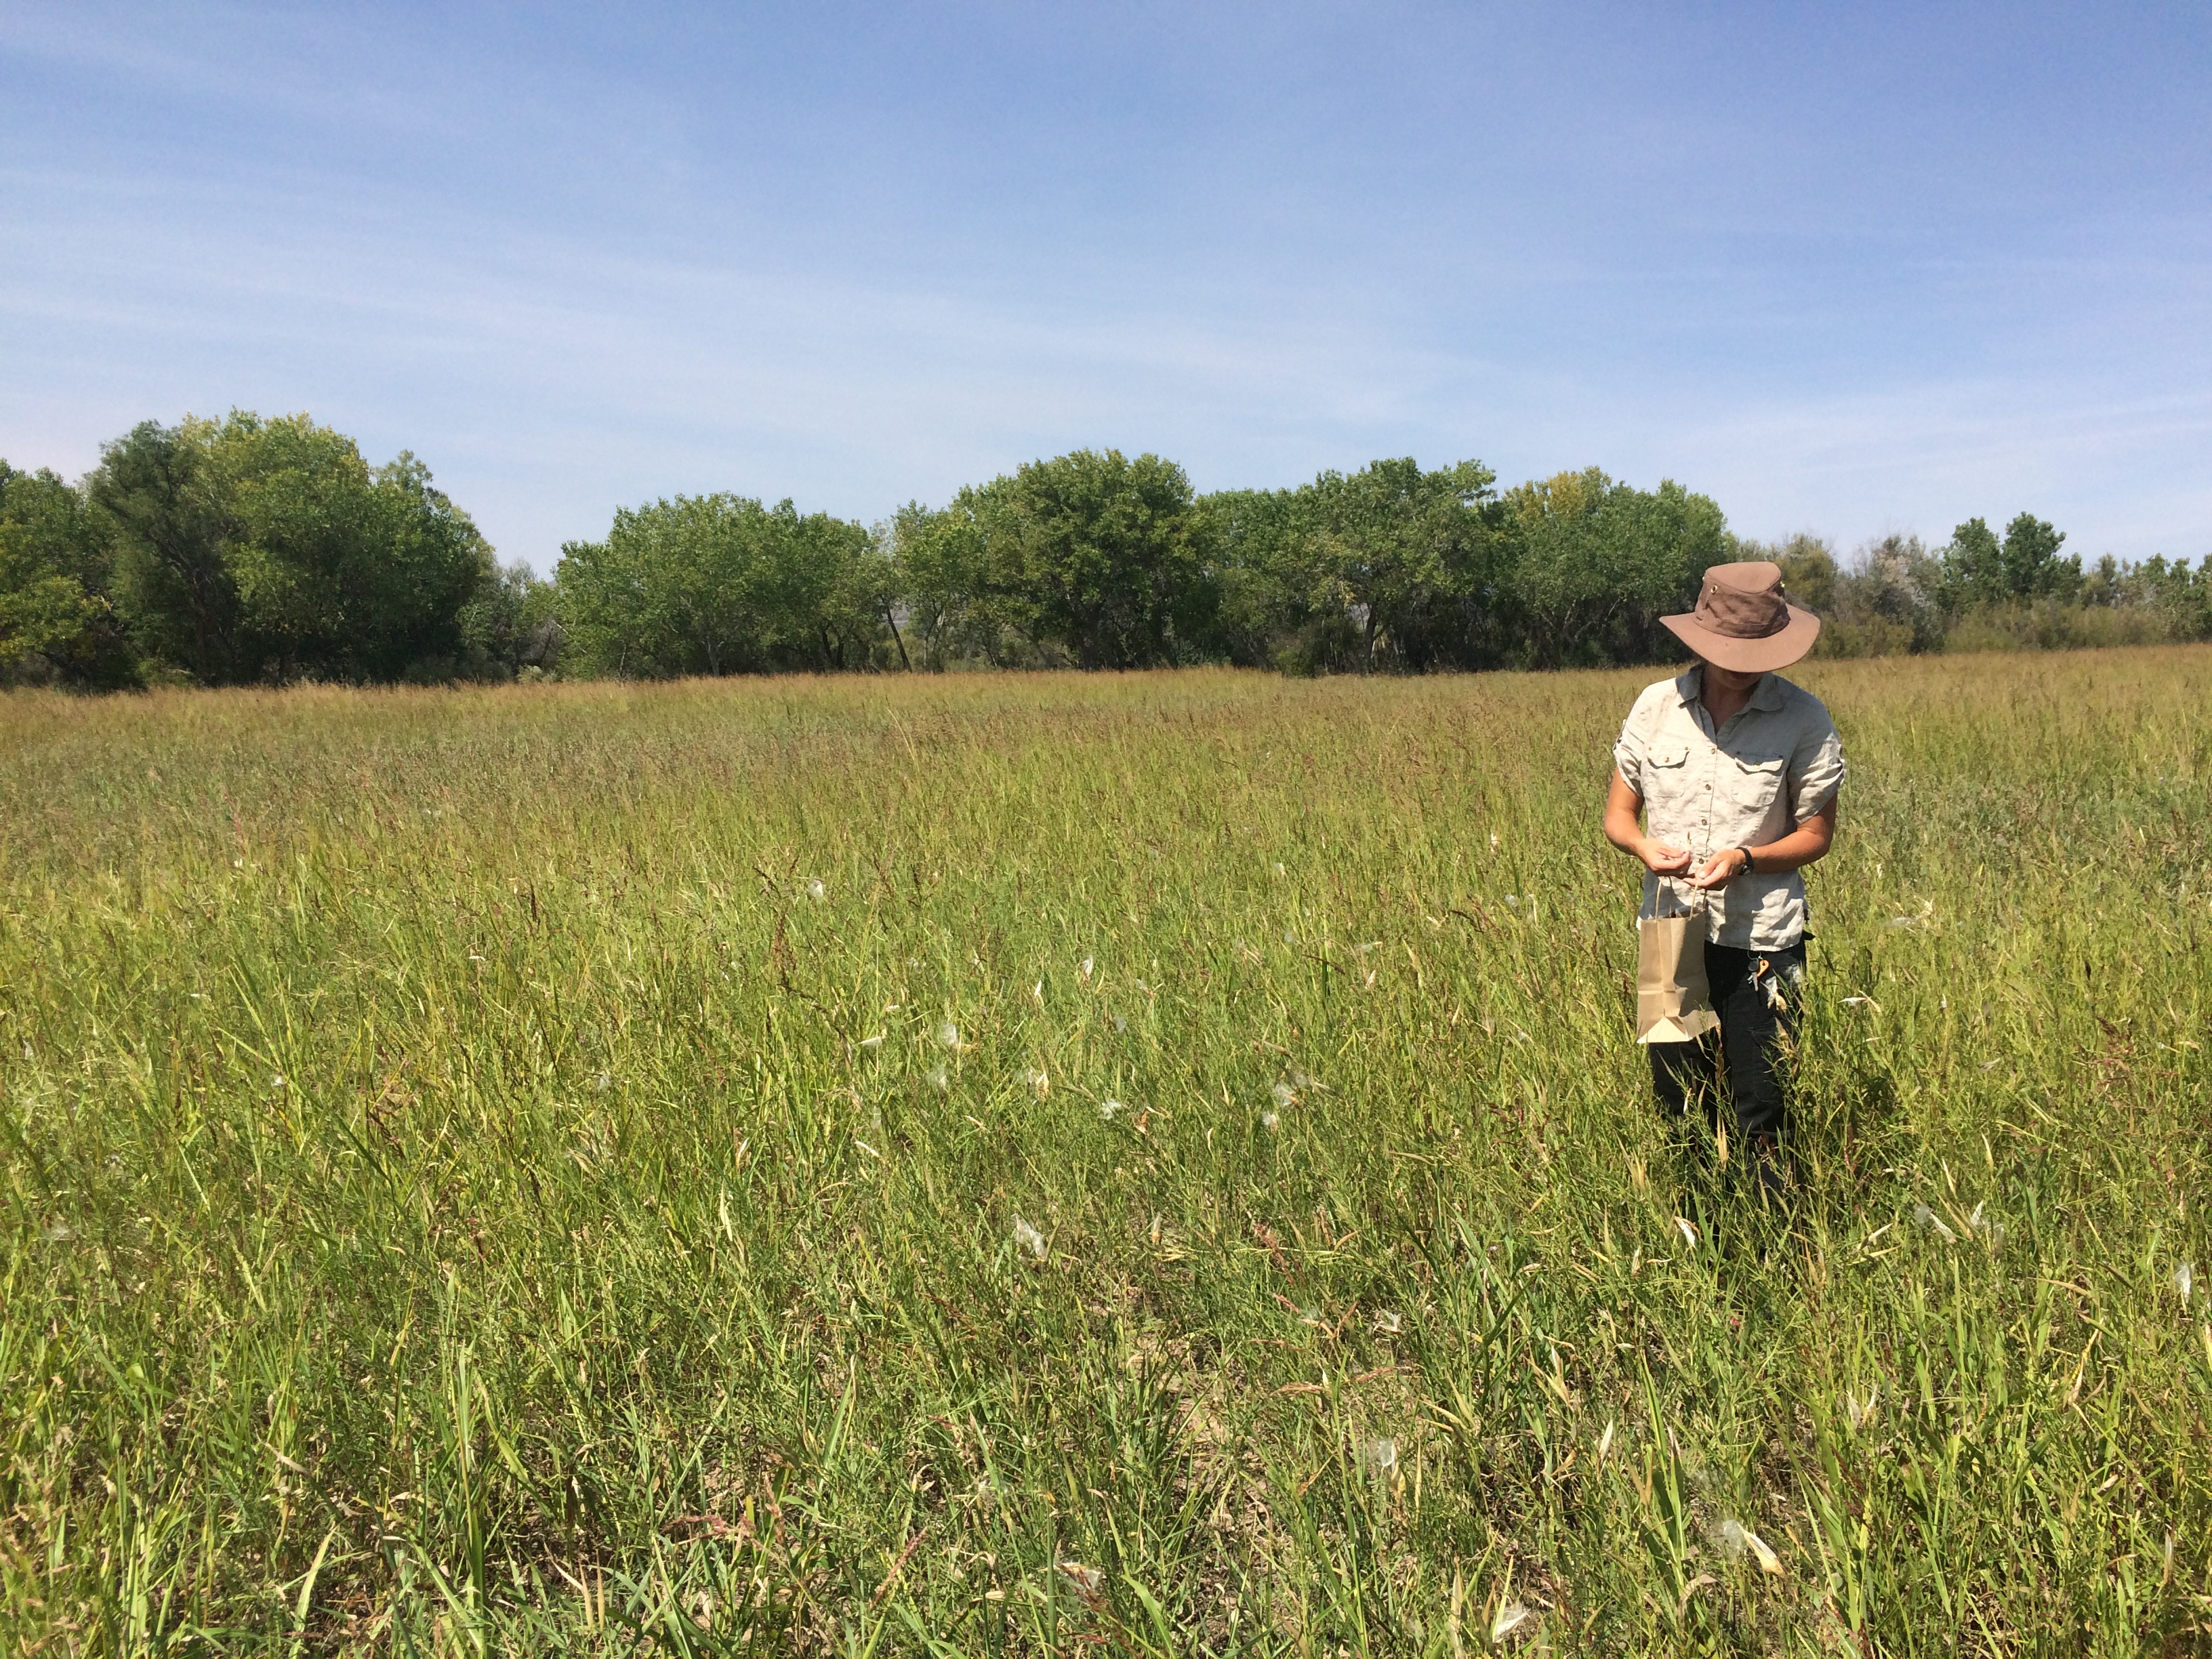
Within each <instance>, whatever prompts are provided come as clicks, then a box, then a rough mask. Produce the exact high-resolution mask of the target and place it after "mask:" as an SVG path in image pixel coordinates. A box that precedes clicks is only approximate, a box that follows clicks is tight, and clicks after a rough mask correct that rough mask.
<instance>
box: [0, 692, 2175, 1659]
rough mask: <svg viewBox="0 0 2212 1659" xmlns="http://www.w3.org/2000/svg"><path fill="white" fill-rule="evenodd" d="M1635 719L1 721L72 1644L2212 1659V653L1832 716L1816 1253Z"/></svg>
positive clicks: (44, 1578)
mask: <svg viewBox="0 0 2212 1659" xmlns="http://www.w3.org/2000/svg"><path fill="white" fill-rule="evenodd" d="M1644 678H1649V676H1647V675H1639V674H1635V673H1607V674H1594V675H1564V676H1553V677H1525V678H1523V677H1510V676H1486V677H1481V678H1460V679H1440V680H1430V681H1418V682H1413V681H1388V682H1369V683H1360V684H1354V683H1347V682H1322V683H1294V682H1285V681H1283V680H1279V679H1274V678H1258V677H1251V676H1239V675H1234V674H1230V673H1226V672H1221V673H1214V672H1205V673H1190V674H1182V675H1175V676H1167V677H1152V678H1119V679H1116V678H1087V677H1086V678H1077V677H1073V676H1069V677H1061V678H1051V677H1044V678H1025V677H1013V676H1009V677H1001V678H981V679H975V680H959V679H951V680H933V679H901V680H896V681H890V680H872V679H847V680H840V681H819V682H814V681H805V682H788V681H786V682H768V683H757V684H679V685H673V686H667V687H661V688H655V689H648V690H640V689H631V688H625V687H620V686H612V685H580V686H563V687H557V688H554V687H548V688H538V689H532V690H518V689H510V690H473V691H392V692H376V693H356V692H338V691H319V690H302V691H290V692H283V693H269V694H253V693H235V694H159V695H155V696H147V697H142V698H136V699H131V700H125V701H109V702H72V701H66V700H61V699H56V698H50V697H44V696H15V697H12V698H9V699H7V700H5V701H4V702H0V849H4V853H3V854H0V856H4V859H5V866H4V880H3V881H0V1125H4V1133H5V1140H4V1152H0V1158H4V1169H5V1180H6V1189H7V1210H6V1220H5V1223H4V1237H0V1251H4V1265H0V1299H4V1311H0V1460H4V1467H3V1468H0V1512H4V1518H0V1632H4V1639H5V1640H6V1641H7V1642H8V1643H9V1644H10V1646H11V1649H12V1650H15V1651H18V1652H24V1653H29V1652H33V1651H38V1652H47V1653H60V1652H78V1653H126V1652H143V1651H196V1652H231V1651H238V1652H246V1651H252V1652H264V1653H272V1654H274V1653H283V1654H287V1655H289V1654H293V1653H300V1652H319V1651H329V1650H358V1651H374V1652H393V1653H430V1652H440V1653H445V1652H452V1653H466V1654H485V1653H491V1652H501V1653H507V1652H550V1651H556V1650H561V1651H607V1652H636V1651H641V1650H644V1649H645V1648H647V1647H648V1646H650V1647H651V1648H652V1649H653V1650H655V1651H664V1652H678V1653H683V1652H698V1653H720V1652H756V1653H763V1654H765V1653H785V1652H794V1651H795V1652H824V1653H827V1652H836V1653H839V1654H849V1655H864V1654H891V1653H902V1654H908V1653H910V1654H931V1655H950V1654H955V1653H959V1654H969V1653H973V1654H997V1653H1044V1652H1051V1653H1064V1654H1070V1655H1073V1654H1077V1653H1080V1652H1085V1651H1089V1650H1092V1649H1094V1648H1103V1649H1104V1650H1109V1651H1117V1652H1123V1651H1125V1652H1130V1653H1146V1654H1170V1653H1174V1654H1185V1653H1213V1654H1222V1655H1227V1654H1251V1655H1260V1654H1273V1653H1285V1654H1291V1653H1296V1654H1313V1655H1334V1654H1340V1653H1354V1654H1358V1653H1389V1654H1401V1653H1402V1654H1431V1655H1438V1656H1443V1655H1452V1656H1457V1655H1461V1654H1468V1653H1478V1652H1484V1651H1488V1650H1492V1649H1497V1648H1506V1649H1512V1650H1525V1651H1530V1652H1534V1651H1537V1650H1544V1651H1549V1652H1553V1653H1593V1654H1599V1653H1603V1654H1615V1653H1625V1652H1641V1651H1655V1652H1684V1653H1700V1652H1759V1653H1771V1652H1793V1653H1796V1652H1802V1653H1814V1652H1826V1651H1837V1652H1844V1653H1851V1652H1857V1653H1860V1654H1871V1653H1883V1654H1898V1655H1906V1654H1923V1653H1924V1654H1949V1653H1955V1652H1967V1653H1990V1654H2015V1653H2023V1654H2025V1653H2038V1654H2040V1653H2050V1654H2060V1653H2065V1654H2073V1653H2085V1652H2086V1653H2099V1654H2121V1653H2142V1652H2162V1651H2164V1652H2181V1651H2191V1650H2195V1649H2194V1648H2193V1647H2192V1645H2191V1644H2195V1643H2199V1642H2202V1641H2203V1640H2205V1639H2206V1638H2205V1637H2204V1635H2203V1632H2205V1631H2206V1630H2207V1629H2208V1628H2212V1599H2208V1597H2209V1596H2212V1536H2209V1535H2208V1523H2212V1443H2208V1436H2207V1431H2208V1426H2212V1301H2209V1300H2208V1298H2212V1285H2208V1284H2200V1283H2197V1282H2196V1280H2197V1277H2199V1276H2201V1275H2203V1274H2204V1273H2207V1272H2208V1271H2212V1249H2208V1237H2212V1235H2208V1230H2207V1227H2206V1225H2205V1221H2204V1218H2203V1208H2202V1206H2203V1198H2204V1186H2205V1173H2206V1147H2205V1133H2206V1128H2207V1121H2208V1078H2209V1077H2212V1074H2209V1073H2208V1067H2207V1064H2206V1056H2205V1045H2206V1044H2207V1043H2208V1042H2212V1033H2209V1032H2208V1030H2207V1006H2206V1003H2207V988H2208V969H2212V905H2208V899H2212V855H2208V852H2207V845H2206V841H2205V830H2204V825H2205V823H2206V821H2207V817H2208V812H2207V808H2208V801H2207V781H2208V779H2212V652H2207V651H2205V650H2203V649H2192V648H2177V649H2167V650H2159V651H2149V652H2136V653H2102V654H2094V653H2093V654H2086V655H2081V656H2072V657H2068V658H2065V659H1996V658H1978V659H1970V660H1948V659H1929V660H1916V661H1913V662H1910V663H1875V664H1834V665H1826V664H1819V665H1812V666H1811V667H1809V668H1808V669H1807V670H1806V671H1805V673H1804V678H1805V680H1806V682H1807V683H1808V684H1809V685H1811V686H1812V688H1813V689H1814V690H1816V691H1818V692H1819V693H1820V695H1821V696H1823V697H1825V698H1826V700H1827V701H1828V702H1829V705H1830V707H1831V708H1832V710H1833V711H1834V713H1835V714H1836V716H1837V718H1838V722H1839V724H1840V725H1841V726H1842V727H1843V730H1844V734H1845V738H1846V742H1847V745H1848V748H1849V752H1850V763H1851V768H1852V771H1851V777H1850V783H1849V785H1848V786H1847V790H1846V794H1845V800H1844V820H1843V831H1842V835H1841V837H1840V839H1839V843H1838V850H1837V852H1836V853H1835V854H1834V855H1833V856H1832V858H1830V859H1829V860H1827V862H1826V863H1825V864H1823V865H1821V866H1819V867H1818V869H1817V870H1816V871H1815V872H1814V873H1813V875H1812V877H1811V885H1812V888H1813V902H1814V917H1815V926H1816V930H1817V934H1818V937H1817V939H1816V941H1815V945H1814V987H1813V990H1812V992H1811V995H1810V1000H1809V1006H1808V1011H1807V1014H1806V1018H1805V1023H1804V1030H1803V1056H1802V1073H1801V1077H1802V1087H1801V1092H1800V1108H1801V1115H1802V1126H1803V1135H1802V1157H1803V1176H1804V1180H1803V1187H1802V1197H1801V1200H1800V1201H1799V1202H1798V1204H1797V1206H1796V1208H1795V1210H1794V1211H1793V1212H1790V1213H1789V1214H1787V1215H1785V1216H1771V1215H1767V1214H1765V1213H1762V1212H1760V1211H1759V1210H1758V1208H1757V1207H1756V1206H1755V1205H1754V1204H1753V1202H1752V1201H1751V1200H1749V1199H1748V1198H1747V1196H1746V1195H1745V1194H1744V1193H1743V1191H1742V1190H1741V1188H1738V1187H1737V1186H1735V1184H1734V1182H1733V1181H1732V1179H1731V1177H1732V1175H1733V1171H1732V1170H1728V1169H1723V1170H1722V1171H1721V1172H1720V1175H1719V1177H1718V1180H1717V1187H1714V1188H1711V1189H1704V1188H1699V1189H1694V1190H1693V1189H1692V1186H1690V1185H1687V1184H1686V1178H1687V1177H1686V1171H1685V1170H1684V1169H1683V1168H1682V1167H1681V1165H1680V1163H1679V1162H1678V1160H1677V1157H1676V1154H1675V1153H1674V1152H1673V1151H1672V1150H1670V1148H1669V1146H1668V1143H1667V1141H1666V1139H1665V1136H1664V1135H1663V1133H1662V1129H1661V1127H1660V1125H1659V1124H1658V1123H1657V1122H1656V1120H1655V1116H1654V1113H1653V1110H1652V1109H1651V1108H1650V1104H1649V1102H1648V1085H1647V1084H1646V1082H1645V1079H1644V1070H1643V1055H1642V1054H1641V1052H1640V1051H1639V1050H1638V1049H1637V1048H1635V1046H1634V1045H1633V1043H1632V1042H1631V1040H1630V1021H1629V1015H1630V1009H1631V1006H1632V965H1633V963H1632V957H1633V933H1632V929H1631V928H1630V927H1629V926H1628V921H1629V917H1630V915H1631V910H1630V904H1631V897H1630V894H1631V890H1632V885H1633V880H1634V872H1633V870H1632V867H1631V866H1628V864H1627V863H1626V860H1621V859H1620V858H1619V857H1618V856H1616V855H1615V854H1613V853H1611V852H1610V850H1609V849H1607V848H1605V847H1604V846H1603V844H1602V842H1601V841H1600V839H1599V837H1598V836H1597V834H1596V830H1595V820H1596V816H1597V809H1598V805H1599V803H1600V801H1601V791H1602V786H1603V783H1604V780H1605V777H1606V775H1607V767H1608V764H1609V761H1608V745H1609V744H1610V741H1611V738H1612V736H1613V732H1614V731H1615V730H1616V729H1617V724H1618V721H1619V720H1620V716H1621V714H1622V713H1623V711H1624V710H1625V709H1626V706H1627V704H1628V702H1629V700H1630V698H1631V696H1632V693H1633V690H1634V689H1635V688H1636V686H1637V685H1638V683H1639V682H1640V681H1641V680H1642V679H1644Z"/></svg>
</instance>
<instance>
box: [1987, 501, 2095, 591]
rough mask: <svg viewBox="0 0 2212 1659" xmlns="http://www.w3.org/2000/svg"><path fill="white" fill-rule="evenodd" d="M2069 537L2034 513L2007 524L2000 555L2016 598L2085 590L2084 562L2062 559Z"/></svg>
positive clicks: (2006, 582)
mask: <svg viewBox="0 0 2212 1659" xmlns="http://www.w3.org/2000/svg"><path fill="white" fill-rule="evenodd" d="M2065 540H2066V537H2065V535H2064V533H2063V532H2060V531H2057V530H2055V529H2053V528H2052V527H2051V526H2050V525H2049V524H2048V523H2046V522H2045V520H2041V519H2039V518H2037V517H2036V516H2035V515H2034V514H2033V513H2021V514H2020V515H2019V517H2017V518H2015V520H2013V521H2012V522H2011V523H2010V524H2008V525H2007V526H2005V534H2004V546H2003V548H2002V550H2001V551H2000V553H1999V556H1998V562H1999V565H2000V568H2002V571H2003V573H2004V586H2005V592H2007V594H2008V595H2009V596H2010V597H2011V598H2013V599H2062V600H2063V599H2072V598H2074V597H2075V594H2077V593H2078V592H2080V591H2081V561H2080V560H2079V559H2062V558H2060V557H2059V556H2058V550H2059V548H2060V546H2061V545H2063V544H2064V542H2065Z"/></svg>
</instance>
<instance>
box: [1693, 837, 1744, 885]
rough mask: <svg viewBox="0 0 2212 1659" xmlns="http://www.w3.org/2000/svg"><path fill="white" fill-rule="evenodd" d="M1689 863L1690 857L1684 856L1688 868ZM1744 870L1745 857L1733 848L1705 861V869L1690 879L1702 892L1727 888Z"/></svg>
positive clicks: (1726, 849)
mask: <svg viewBox="0 0 2212 1659" xmlns="http://www.w3.org/2000/svg"><path fill="white" fill-rule="evenodd" d="M1688 861H1689V855H1688V854H1683V862H1684V864H1685V865H1686V864H1687V863H1688ZM1742 868H1743V855H1742V854H1740V853H1738V852H1737V851H1736V849H1735V848H1733V847H1730V848H1723V850H1722V851H1720V852H1717V853H1716V854H1713V855H1712V857H1711V858H1709V859H1707V860H1705V868H1703V869H1702V870H1700V871H1699V872H1698V873H1697V874H1696V875H1694V876H1692V877H1691V878H1690V885H1691V886H1692V887H1694V888H1697V889H1699V890H1701V891H1702V890H1705V889H1707V888H1712V887H1725V886H1727V885H1728V884H1729V882H1730V881H1732V880H1734V879H1735V877H1736V875H1737V874H1738V873H1739V872H1741V870H1742Z"/></svg>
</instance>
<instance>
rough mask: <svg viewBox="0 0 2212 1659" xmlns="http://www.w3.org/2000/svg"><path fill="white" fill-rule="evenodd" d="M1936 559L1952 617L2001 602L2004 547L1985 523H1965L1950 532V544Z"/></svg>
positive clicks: (1943, 591)
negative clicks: (1941, 568) (1940, 565)
mask: <svg viewBox="0 0 2212 1659" xmlns="http://www.w3.org/2000/svg"><path fill="white" fill-rule="evenodd" d="M1940 557H1941V559H1942V567H1943V585H1942V605H1943V609H1944V610H1945V611H1948V612H1949V613H1951V614H1952V615H1954V616H1955V615H1957V614H1958V613H1959V612H1960V611H1972V610H1974V609H1976V608H1978V607H1979V606H1982V605H1996V604H1997V603H1999V602H2000V601H2001V600H2002V599H2004V597H2005V595H2006V592H2007V591H2008V590H2007V587H2006V584H2005V567H2004V545H2003V544H2002V543H2001V542H2000V541H1998V539H1997V534H1996V532H1995V531H1994V530H1991V529H1990V526H1989V525H1988V523H1987V522H1986V521H1985V520H1981V519H1969V520H1966V523H1964V524H1962V525H1960V526H1958V528H1956V529H1955V530H1954V531H1952V532H1951V540H1950V544H1949V545H1948V546H1947V547H1945V548H1944V550H1943V551H1942V554H1941V555H1940Z"/></svg>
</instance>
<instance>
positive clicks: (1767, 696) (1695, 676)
mask: <svg viewBox="0 0 2212 1659" xmlns="http://www.w3.org/2000/svg"><path fill="white" fill-rule="evenodd" d="M1703 690H1705V664H1703V663H1701V662H1693V663H1692V664H1691V665H1689V666H1688V667H1687V668H1686V669H1684V670H1683V671H1681V672H1680V673H1679V674H1677V675H1676V676H1675V677H1674V695H1675V696H1677V697H1679V698H1680V699H1681V702H1682V707H1683V708H1688V707H1690V705H1691V704H1692V703H1694V702H1697V700H1698V695H1699V692H1701V691H1703ZM1788 701H1789V699H1788V698H1787V697H1786V696H1784V694H1783V690H1782V682H1781V680H1780V679H1778V678H1776V677H1775V676H1774V675H1772V674H1761V675H1760V676H1759V684H1757V685H1754V686H1753V687H1752V688H1751V701H1750V702H1747V703H1746V704H1745V705H1744V707H1745V708H1756V709H1758V710H1759V712H1760V713H1761V714H1775V713H1777V712H1778V711H1779V710H1780V708H1782V705H1783V704H1784V702H1788Z"/></svg>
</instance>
